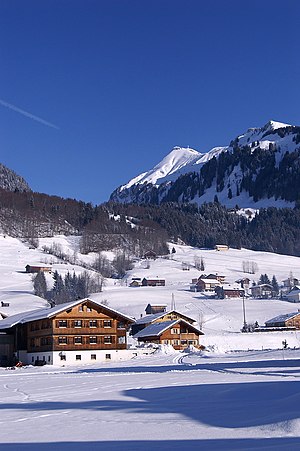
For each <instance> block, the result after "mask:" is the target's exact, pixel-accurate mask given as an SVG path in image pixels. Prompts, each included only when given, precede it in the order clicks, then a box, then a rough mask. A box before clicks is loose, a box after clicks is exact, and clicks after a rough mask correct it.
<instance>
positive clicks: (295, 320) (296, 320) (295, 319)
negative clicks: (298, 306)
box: [265, 311, 300, 330]
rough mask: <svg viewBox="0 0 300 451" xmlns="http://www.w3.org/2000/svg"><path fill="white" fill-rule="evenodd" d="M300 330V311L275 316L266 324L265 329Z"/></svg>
mask: <svg viewBox="0 0 300 451" xmlns="http://www.w3.org/2000/svg"><path fill="white" fill-rule="evenodd" d="M283 328H284V329H286V328H288V329H292V330H293V329H300V311H298V312H294V313H287V314H284V315H279V316H275V318H272V319H269V320H268V321H266V322H265V329H269V330H270V329H275V330H276V329H283Z"/></svg>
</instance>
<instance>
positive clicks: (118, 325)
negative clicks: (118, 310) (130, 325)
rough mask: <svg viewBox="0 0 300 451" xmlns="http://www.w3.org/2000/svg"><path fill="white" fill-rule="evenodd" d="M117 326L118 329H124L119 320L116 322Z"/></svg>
mask: <svg viewBox="0 0 300 451" xmlns="http://www.w3.org/2000/svg"><path fill="white" fill-rule="evenodd" d="M117 328H118V329H125V324H124V323H122V322H121V321H119V322H118V324H117Z"/></svg>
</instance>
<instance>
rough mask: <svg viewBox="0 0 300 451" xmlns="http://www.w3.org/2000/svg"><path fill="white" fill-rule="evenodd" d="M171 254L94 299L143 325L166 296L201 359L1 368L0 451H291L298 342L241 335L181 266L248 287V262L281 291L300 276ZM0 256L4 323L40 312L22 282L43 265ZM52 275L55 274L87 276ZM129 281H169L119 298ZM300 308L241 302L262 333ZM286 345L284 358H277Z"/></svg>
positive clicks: (32, 256) (2, 242) (191, 253)
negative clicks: (150, 306)
mask: <svg viewBox="0 0 300 451" xmlns="http://www.w3.org/2000/svg"><path fill="white" fill-rule="evenodd" d="M75 241H76V240H75ZM75 241H74V240H72V239H69V238H66V237H55V238H52V239H50V238H49V239H47V243H48V245H49V244H50V242H52V243H53V242H60V243H61V244H62V247H63V250H64V251H65V252H67V251H69V253H70V255H72V248H73V246H74V245H76V242H75ZM41 245H42V243H41ZM172 247H173V245H172ZM174 247H175V249H176V253H175V254H173V259H170V260H169V259H164V258H158V259H157V260H156V261H154V262H151V263H150V268H147V265H145V263H144V262H143V261H140V262H137V263H136V266H135V268H134V269H133V270H132V271H131V272H130V273H129V274H128V275H127V279H125V280H124V281H122V283H119V281H114V280H108V281H107V284H106V287H105V289H104V291H103V292H102V293H98V294H91V298H93V299H98V300H99V299H107V300H108V302H109V305H110V306H111V307H113V308H117V309H119V310H121V311H123V312H124V313H126V314H129V315H134V316H136V317H139V316H140V314H141V313H144V309H145V307H146V305H147V303H148V302H152V303H167V304H168V306H169V307H171V301H172V293H173V294H174V296H173V298H174V300H175V303H176V309H177V310H179V311H181V312H183V313H185V314H187V315H189V316H192V317H194V318H195V319H196V320H197V321H198V320H200V322H201V323H202V329H203V331H204V333H205V335H204V336H203V337H202V338H201V341H202V343H203V344H205V345H206V347H207V351H204V352H202V353H197V352H196V353H193V352H192V353H182V352H175V351H173V352H171V351H170V350H169V349H164V348H162V349H161V351H160V352H156V353H155V354H152V355H149V356H145V357H139V358H136V359H133V360H131V361H128V362H122V363H115V364H112V363H111V364H102V365H100V364H95V365H93V366H92V365H89V366H81V367H72V368H70V367H68V368H67V367H65V368H64V367H50V366H47V367H42V368H41V367H26V368H21V369H16V370H14V371H12V370H6V369H4V368H0V408H1V416H0V424H1V428H0V449H1V450H2V449H3V450H5V451H6V450H9V451H10V450H14V451H15V450H18V451H19V450H28V451H29V450H30V451H32V450H33V451H35V450H37V451H38V450H41V449H43V450H46V451H48V450H54V449H55V450H72V451H74V450H84V451H85V450H98V449H102V448H103V449H108V450H121V449H122V450H127V449H128V450H140V449H145V450H171V449H172V450H174V449H175V450H198V449H205V450H218V449H222V450H244V449H249V450H250V449H276V450H281V449H285V450H296V449H299V447H300V438H299V437H300V413H299V407H298V406H299V403H298V397H299V396H300V395H299V392H300V390H299V389H300V383H299V377H300V350H299V339H300V336H299V332H289V333H286V332H281V333H280V332H277V333H268V334H262V333H261V334H259V333H252V334H250V333H249V334H242V333H240V328H241V326H242V322H243V310H242V301H241V300H213V299H209V298H208V297H204V296H203V295H201V294H200V293H193V292H190V291H189V282H190V281H191V279H192V278H194V277H197V276H198V275H199V272H198V271H197V270H196V269H195V268H193V267H191V269H190V270H189V271H183V270H182V262H185V263H190V264H191V265H193V263H194V260H195V257H200V256H202V257H203V258H204V261H205V265H206V268H205V272H206V273H210V272H218V273H219V274H224V275H225V276H226V281H227V282H228V283H233V282H234V281H235V280H236V279H238V278H240V276H243V275H245V274H244V273H243V272H242V263H243V261H245V260H249V261H255V262H256V263H257V265H258V267H259V269H258V272H257V273H256V274H255V275H253V276H251V278H252V277H253V279H255V280H257V279H258V277H259V275H260V274H261V273H267V274H269V276H272V275H273V274H275V275H276V277H277V279H278V280H279V281H281V280H282V279H285V278H287V277H288V276H289V274H290V271H293V275H294V276H295V277H299V276H300V264H299V263H300V259H299V258H297V257H289V256H282V255H276V254H270V253H265V252H254V251H248V250H245V249H242V250H234V249H230V250H229V251H227V252H216V251H213V250H203V249H202V250H200V249H193V248H191V247H186V246H174ZM0 252H1V265H0V299H1V300H5V301H7V302H9V303H10V307H9V308H2V309H1V308H0V311H2V312H3V313H5V312H6V313H9V314H13V313H16V312H17V311H24V310H31V309H32V308H36V307H38V306H40V307H43V306H44V305H45V301H43V300H41V299H40V298H37V297H35V296H34V295H33V294H32V282H31V278H30V275H28V274H26V273H24V272H23V271H24V267H25V265H26V264H27V263H28V262H29V263H31V264H33V263H39V262H43V260H44V258H45V254H43V253H42V252H40V251H39V250H31V249H28V248H27V247H26V246H25V244H23V243H21V242H19V241H18V240H15V239H12V238H9V237H6V238H4V237H0ZM79 257H80V258H84V257H83V256H80V255H79ZM49 258H50V257H47V259H48V260H47V261H48V262H49ZM86 258H87V259H91V258H92V257H91V256H87V257H86ZM54 267H55V269H58V270H59V268H60V267H61V270H60V271H61V272H62V273H63V272H65V271H66V270H67V268H68V269H69V270H72V269H73V267H74V270H76V271H81V270H83V269H82V268H81V267H80V266H74V265H65V264H59V263H54ZM146 268H147V269H146ZM134 276H138V277H143V276H146V277H156V276H159V277H160V278H165V279H166V287H161V288H158V287H144V288H130V287H129V286H126V280H127V285H128V282H129V281H130V280H131V277H134ZM50 278H51V277H50ZM48 282H49V283H50V279H49V280H48ZM117 282H118V283H117ZM116 283H117V284H116ZM297 307H298V305H297V304H289V303H287V302H284V301H279V300H267V301H266V300H251V299H247V300H246V318H247V321H248V322H249V323H250V322H252V321H255V320H258V322H259V323H260V324H263V323H264V321H266V320H267V319H269V318H271V317H274V316H276V315H277V314H283V313H288V312H293V311H297ZM283 340H287V342H288V347H289V349H287V350H282V341H283ZM294 348H295V349H294ZM230 351H231V352H230ZM298 384H299V385H298Z"/></svg>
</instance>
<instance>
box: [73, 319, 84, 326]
mask: <svg viewBox="0 0 300 451" xmlns="http://www.w3.org/2000/svg"><path fill="white" fill-rule="evenodd" d="M74 327H82V321H81V319H79V320H76V321H74Z"/></svg>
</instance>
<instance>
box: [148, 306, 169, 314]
mask: <svg viewBox="0 0 300 451" xmlns="http://www.w3.org/2000/svg"><path fill="white" fill-rule="evenodd" d="M166 311H167V304H148V305H147V307H146V308H145V312H146V315H155V314H156V313H165V312H166Z"/></svg>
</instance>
